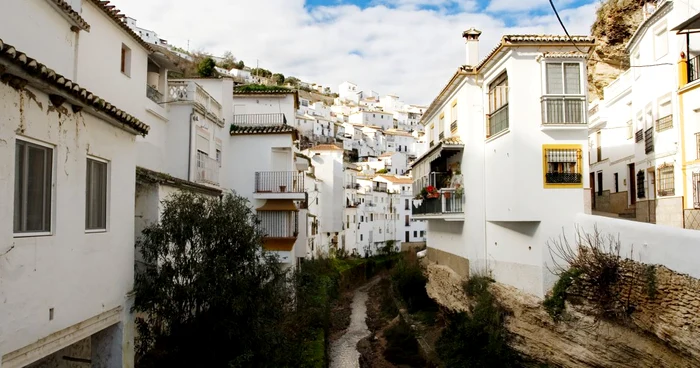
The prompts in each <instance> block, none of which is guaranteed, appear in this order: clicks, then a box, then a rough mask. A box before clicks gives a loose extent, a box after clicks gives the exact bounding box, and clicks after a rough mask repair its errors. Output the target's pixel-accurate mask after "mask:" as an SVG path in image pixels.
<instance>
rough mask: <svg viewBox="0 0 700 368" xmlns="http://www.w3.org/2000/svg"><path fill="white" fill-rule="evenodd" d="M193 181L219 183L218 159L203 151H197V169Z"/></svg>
mask: <svg viewBox="0 0 700 368" xmlns="http://www.w3.org/2000/svg"><path fill="white" fill-rule="evenodd" d="M194 180H195V182H197V183H205V184H212V185H219V161H216V160H215V159H213V158H211V157H209V155H207V154H206V153H204V152H199V151H197V170H196V171H195V178H194Z"/></svg>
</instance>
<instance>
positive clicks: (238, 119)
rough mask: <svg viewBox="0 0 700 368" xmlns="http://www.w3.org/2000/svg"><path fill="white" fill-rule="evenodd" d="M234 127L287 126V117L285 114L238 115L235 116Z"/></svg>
mask: <svg viewBox="0 0 700 368" xmlns="http://www.w3.org/2000/svg"><path fill="white" fill-rule="evenodd" d="M233 125H240V126H279V125H287V117H285V116H284V114H283V113H272V114H237V115H233Z"/></svg>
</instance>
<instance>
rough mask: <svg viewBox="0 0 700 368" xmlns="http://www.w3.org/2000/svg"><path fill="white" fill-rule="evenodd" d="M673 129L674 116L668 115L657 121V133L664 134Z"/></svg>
mask: <svg viewBox="0 0 700 368" xmlns="http://www.w3.org/2000/svg"><path fill="white" fill-rule="evenodd" d="M671 128H673V115H666V116H664V117H662V118H658V119H656V131H657V132H662V131H664V130H666V129H671Z"/></svg>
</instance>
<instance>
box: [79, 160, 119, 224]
mask: <svg viewBox="0 0 700 368" xmlns="http://www.w3.org/2000/svg"><path fill="white" fill-rule="evenodd" d="M88 160H93V161H97V162H101V163H103V164H106V165H107V168H106V175H107V178H106V181H107V183H106V184H107V185H106V186H105V227H104V228H103V229H88V228H87V215H88V214H87V186H86V187H85V213H84V214H85V222H84V226H85V233H86V234H94V233H106V232H108V231H109V219H110V216H109V212H110V208H111V206H110V197H111V196H110V195H109V194H110V192H111V187H112V186H111V182H112V180H111V177H112V175H111V171H112V170H111V169H112V165H111V163H110V162H109V160H106V159H104V158H101V157H97V156H92V155H87V156H86V157H85V179H86V183H85V185H87V163H88Z"/></svg>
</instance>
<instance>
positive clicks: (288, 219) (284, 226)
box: [258, 211, 299, 238]
mask: <svg viewBox="0 0 700 368" xmlns="http://www.w3.org/2000/svg"><path fill="white" fill-rule="evenodd" d="M258 219H260V226H261V227H262V229H263V233H264V234H265V235H264V236H265V237H268V238H296V237H297V235H298V234H299V213H298V212H296V211H260V212H258Z"/></svg>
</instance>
